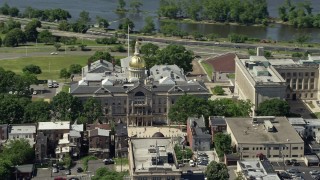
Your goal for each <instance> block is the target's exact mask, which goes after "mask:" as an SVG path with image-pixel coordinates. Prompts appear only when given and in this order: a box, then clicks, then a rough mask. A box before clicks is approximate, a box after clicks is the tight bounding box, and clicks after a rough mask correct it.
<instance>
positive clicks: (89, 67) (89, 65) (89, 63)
mask: <svg viewBox="0 0 320 180" xmlns="http://www.w3.org/2000/svg"><path fill="white" fill-rule="evenodd" d="M90 69H91V62H90V61H88V71H90Z"/></svg>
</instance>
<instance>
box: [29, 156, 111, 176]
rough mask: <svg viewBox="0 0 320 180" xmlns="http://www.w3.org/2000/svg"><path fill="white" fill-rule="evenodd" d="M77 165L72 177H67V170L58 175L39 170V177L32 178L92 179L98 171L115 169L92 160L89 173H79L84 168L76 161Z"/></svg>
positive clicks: (47, 169) (49, 169)
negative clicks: (102, 168)
mask: <svg viewBox="0 0 320 180" xmlns="http://www.w3.org/2000/svg"><path fill="white" fill-rule="evenodd" d="M75 163H76V164H75V165H74V166H73V167H72V168H71V169H70V170H71V175H66V174H65V170H60V171H59V172H58V173H52V169H51V168H38V169H37V175H36V176H35V177H34V178H32V179H36V180H52V179H54V178H55V177H63V178H67V179H68V178H71V177H77V178H79V179H81V180H85V179H90V177H92V176H94V175H95V172H96V170H97V169H99V168H101V167H107V168H109V169H114V165H113V164H110V165H104V163H103V161H102V160H91V161H89V163H88V171H86V172H81V173H78V172H77V168H78V167H83V165H82V162H81V161H76V162H75Z"/></svg>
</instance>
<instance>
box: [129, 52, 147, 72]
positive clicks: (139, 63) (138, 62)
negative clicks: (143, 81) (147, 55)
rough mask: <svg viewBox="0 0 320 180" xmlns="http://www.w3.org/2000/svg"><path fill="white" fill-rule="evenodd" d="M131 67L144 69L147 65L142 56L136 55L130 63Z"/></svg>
mask: <svg viewBox="0 0 320 180" xmlns="http://www.w3.org/2000/svg"><path fill="white" fill-rule="evenodd" d="M129 66H130V67H131V68H137V69H142V68H145V67H146V63H145V61H144V60H143V59H142V58H141V57H140V56H136V55H134V56H132V58H131V60H130V62H129Z"/></svg>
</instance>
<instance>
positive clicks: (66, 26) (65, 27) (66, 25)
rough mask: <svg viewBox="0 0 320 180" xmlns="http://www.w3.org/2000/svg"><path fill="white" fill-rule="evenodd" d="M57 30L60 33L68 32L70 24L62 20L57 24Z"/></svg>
mask: <svg viewBox="0 0 320 180" xmlns="http://www.w3.org/2000/svg"><path fill="white" fill-rule="evenodd" d="M58 29H59V30H60V31H69V30H70V24H69V23H68V21H66V20H62V21H60V22H59V25H58Z"/></svg>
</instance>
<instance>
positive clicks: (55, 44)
mask: <svg viewBox="0 0 320 180" xmlns="http://www.w3.org/2000/svg"><path fill="white" fill-rule="evenodd" d="M53 46H54V47H55V48H56V51H59V49H60V48H61V44H60V43H54V44H53Z"/></svg>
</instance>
